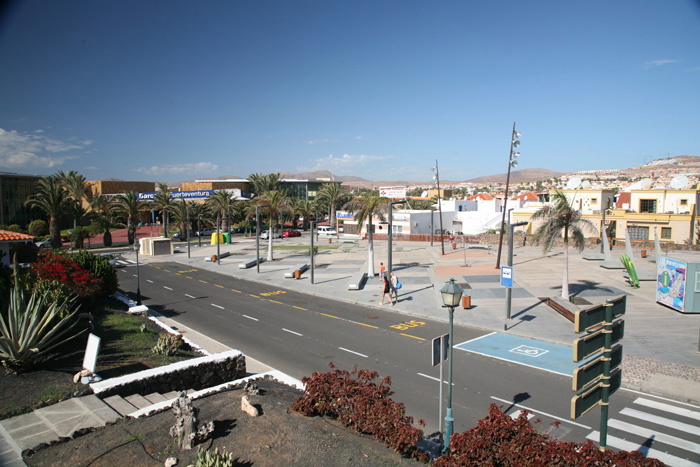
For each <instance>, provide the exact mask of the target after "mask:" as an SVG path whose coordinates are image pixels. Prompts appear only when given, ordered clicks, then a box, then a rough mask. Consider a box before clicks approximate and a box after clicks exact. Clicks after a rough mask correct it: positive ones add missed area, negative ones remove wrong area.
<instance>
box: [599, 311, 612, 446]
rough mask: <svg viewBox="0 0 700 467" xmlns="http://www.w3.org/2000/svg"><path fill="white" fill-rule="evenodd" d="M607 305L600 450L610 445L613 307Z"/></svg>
mask: <svg viewBox="0 0 700 467" xmlns="http://www.w3.org/2000/svg"><path fill="white" fill-rule="evenodd" d="M606 305H607V306H606V307H605V331H603V332H604V334H605V350H604V351H603V387H602V389H603V391H602V397H601V399H602V401H601V403H600V440H599V441H600V443H599V444H600V450H601V451H605V450H606V449H607V445H608V403H609V401H610V360H611V358H612V320H613V307H612V304H611V303H606Z"/></svg>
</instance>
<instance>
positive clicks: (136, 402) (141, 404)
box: [124, 394, 153, 409]
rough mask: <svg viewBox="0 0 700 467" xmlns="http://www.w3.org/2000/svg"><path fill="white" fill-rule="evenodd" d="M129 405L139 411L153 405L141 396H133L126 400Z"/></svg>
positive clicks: (127, 397)
mask: <svg viewBox="0 0 700 467" xmlns="http://www.w3.org/2000/svg"><path fill="white" fill-rule="evenodd" d="M124 400H126V401H127V402H128V403H129V404H131V405H133V406H135V407H136V408H137V409H145V408H146V407H148V406H149V405H153V403H152V402H151V401H149V400H148V399H146V398H145V397H143V396H142V395H140V394H132V395H130V396H126V397H125V398H124Z"/></svg>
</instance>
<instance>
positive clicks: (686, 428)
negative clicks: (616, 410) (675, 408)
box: [620, 408, 700, 436]
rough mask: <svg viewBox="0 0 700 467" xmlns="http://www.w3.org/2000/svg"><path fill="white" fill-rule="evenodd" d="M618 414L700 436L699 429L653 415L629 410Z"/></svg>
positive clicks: (626, 409)
mask: <svg viewBox="0 0 700 467" xmlns="http://www.w3.org/2000/svg"><path fill="white" fill-rule="evenodd" d="M620 414H622V415H627V416H628V417H634V418H638V419H640V420H645V421H647V422H651V423H656V424H657V425H661V426H665V427H668V428H673V429H674V430H680V431H685V432H686V433H690V434H693V435H695V436H700V427H697V426H693V425H688V424H687V423H683V422H677V421H675V420H669V419H667V418H666V417H660V416H658V415H653V414H650V413H646V412H642V411H640V410H635V409H630V408H624V409H622V410H620Z"/></svg>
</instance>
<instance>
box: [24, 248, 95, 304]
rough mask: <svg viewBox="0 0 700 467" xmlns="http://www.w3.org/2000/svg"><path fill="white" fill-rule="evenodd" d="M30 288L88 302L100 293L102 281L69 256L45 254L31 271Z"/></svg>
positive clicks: (50, 252) (53, 253) (55, 253)
mask: <svg viewBox="0 0 700 467" xmlns="http://www.w3.org/2000/svg"><path fill="white" fill-rule="evenodd" d="M31 279H32V280H31V281H30V283H32V282H33V284H31V286H32V287H36V288H39V289H49V290H56V291H57V295H64V294H65V292H68V293H70V294H74V295H77V296H78V297H79V299H80V300H81V301H89V300H92V299H94V298H95V297H97V296H98V295H99V294H100V293H101V291H102V280H100V279H99V278H97V277H95V275H94V274H92V273H91V272H89V271H87V270H85V269H83V268H81V267H80V266H79V265H78V263H76V262H75V261H74V260H73V259H72V258H71V257H70V256H68V255H66V254H65V253H59V252H53V251H49V252H45V253H43V254H41V255H40V257H39V260H38V261H37V262H36V263H34V266H33V267H32V270H31Z"/></svg>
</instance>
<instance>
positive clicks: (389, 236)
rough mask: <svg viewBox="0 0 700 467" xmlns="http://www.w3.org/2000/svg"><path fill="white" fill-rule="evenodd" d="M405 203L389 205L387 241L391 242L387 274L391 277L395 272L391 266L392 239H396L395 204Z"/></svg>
mask: <svg viewBox="0 0 700 467" xmlns="http://www.w3.org/2000/svg"><path fill="white" fill-rule="evenodd" d="M404 203H405V201H392V202H390V203H389V232H387V239H388V240H389V261H388V263H387V264H388V270H387V274H389V275H391V271H392V270H393V267H392V266H391V261H392V258H391V249H392V246H391V243H392V239H393V237H394V223H393V221H394V205H395V204H404Z"/></svg>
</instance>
